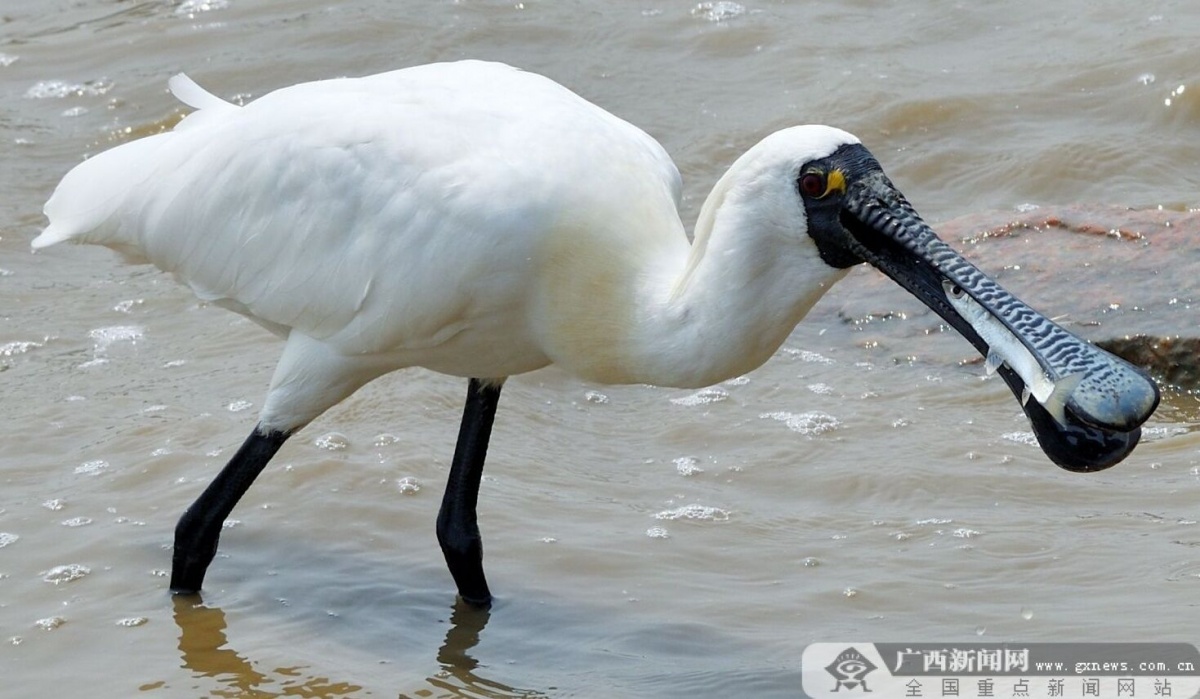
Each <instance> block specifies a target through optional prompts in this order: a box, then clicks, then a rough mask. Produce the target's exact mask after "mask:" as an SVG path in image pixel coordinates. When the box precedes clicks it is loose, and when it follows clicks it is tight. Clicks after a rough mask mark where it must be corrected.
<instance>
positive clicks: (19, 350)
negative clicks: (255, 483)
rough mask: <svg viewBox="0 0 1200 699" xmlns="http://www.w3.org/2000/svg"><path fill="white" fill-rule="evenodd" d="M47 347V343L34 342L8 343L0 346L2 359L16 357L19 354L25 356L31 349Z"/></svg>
mask: <svg viewBox="0 0 1200 699" xmlns="http://www.w3.org/2000/svg"><path fill="white" fill-rule="evenodd" d="M45 346H46V343H45V342H32V341H17V342H6V343H4V344H3V345H0V357H12V356H15V355H18V354H25V353H26V352H28V351H29V350H31V349H36V348H38V347H45Z"/></svg>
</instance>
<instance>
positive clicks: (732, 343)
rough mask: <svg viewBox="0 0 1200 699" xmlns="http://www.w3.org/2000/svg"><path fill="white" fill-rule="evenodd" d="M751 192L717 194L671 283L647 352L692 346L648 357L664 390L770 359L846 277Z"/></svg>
mask: <svg viewBox="0 0 1200 699" xmlns="http://www.w3.org/2000/svg"><path fill="white" fill-rule="evenodd" d="M754 196H755V192H754V191H753V189H752V188H744V189H741V188H739V189H736V190H730V189H729V188H728V186H727V183H726V180H722V182H721V183H719V184H718V186H717V187H716V188H715V189H714V190H713V193H712V194H711V195H710V196H709V198H708V200H707V201H706V202H705V205H704V207H703V208H702V210H701V213H700V217H699V219H698V221H697V224H696V230H695V236H694V239H693V244H692V247H691V250H690V251H689V255H688V262H687V266H686V267H685V269H684V270H683V272H682V273H681V274H679V275H678V276H677V277H676V278H675V279H674V280H673V282H672V285H671V289H670V292H669V298H668V301H667V303H666V304H665V305H664V306H663V314H664V318H663V322H662V324H661V325H660V326H659V328H660V330H659V332H658V333H657V334H656V337H655V338H654V343H653V344H650V345H648V346H647V347H646V348H644V349H647V350H649V352H650V354H654V355H656V356H659V357H662V358H664V359H666V358H668V357H670V356H671V353H670V352H658V351H657V350H656V348H655V347H654V345H655V344H658V343H664V344H666V345H667V346H668V347H686V348H687V350H688V351H687V353H686V354H687V356H688V357H690V360H691V361H687V362H682V361H668V362H665V363H664V362H658V363H657V365H656V363H655V362H654V360H653V358H651V357H646V358H645V359H644V361H647V362H648V365H650V366H655V365H656V370H657V371H658V372H659V373H660V376H661V378H660V379H659V380H658V381H656V382H655V383H656V384H659V385H669V386H679V387H698V386H708V385H711V384H714V383H718V382H720V381H724V380H727V379H730V378H733V377H737V376H741V375H742V374H745V373H747V372H749V371H751V370H753V369H755V368H757V367H759V366H761V365H762V364H763V363H764V362H766V361H767V360H768V359H770V358H771V356H772V355H774V354H775V352H776V351H777V350H778V349H779V347H780V345H782V344H783V342H784V341H785V340H786V339H787V338H788V336H789V335H790V334H791V332H792V330H793V329H794V328H795V327H796V324H797V323H799V322H800V320H801V319H802V318H803V317H804V316H805V314H807V313H808V311H809V309H811V308H812V307H813V305H814V304H815V303H816V302H817V301H818V300H820V298H821V297H822V296H824V295H825V292H827V291H828V290H829V289H830V287H832V286H833V284H834V283H835V282H837V281H838V280H839V279H841V278H842V277H844V276H845V274H846V270H838V269H834V268H832V267H830V266H829V265H827V264H825V263H824V262H823V261H822V260H821V259H820V257H819V256H818V254H817V250H816V247H815V245H813V243H812V241H811V239H809V238H808V236H807V234H806V233H804V232H801V231H796V230H794V229H784V228H783V227H781V226H775V225H773V223H772V221H771V220H770V219H769V218H766V219H764V218H762V217H761V216H760V212H761V210H762V209H761V207H759V206H751V204H753V203H754V202H753V197H754Z"/></svg>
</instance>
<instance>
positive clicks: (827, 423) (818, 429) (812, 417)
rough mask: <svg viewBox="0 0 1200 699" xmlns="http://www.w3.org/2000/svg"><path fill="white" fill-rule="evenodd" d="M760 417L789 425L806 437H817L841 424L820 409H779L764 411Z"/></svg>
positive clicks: (791, 428)
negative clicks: (792, 410)
mask: <svg viewBox="0 0 1200 699" xmlns="http://www.w3.org/2000/svg"><path fill="white" fill-rule="evenodd" d="M759 417H760V418H762V419H764V420H767V419H770V420H777V421H779V422H782V423H784V424H785V425H787V428H788V429H789V430H791V431H793V432H798V433H800V434H802V435H804V436H805V437H816V436H818V435H821V434H825V433H826V432H829V431H832V430H836V429H837V428H838V427H840V426H841V424H842V423H841V421H840V420H838V419H837V418H836V417H834V416H832V415H830V414H829V413H823V412H820V411H812V412H807V413H789V412H785V411H778V412H773V413H762V414H761V415H759Z"/></svg>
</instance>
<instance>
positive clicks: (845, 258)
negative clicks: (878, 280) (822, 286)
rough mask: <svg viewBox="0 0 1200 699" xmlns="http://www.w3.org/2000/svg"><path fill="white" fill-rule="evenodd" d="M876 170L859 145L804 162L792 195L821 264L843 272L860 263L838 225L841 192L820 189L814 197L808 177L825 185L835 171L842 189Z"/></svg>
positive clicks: (860, 258)
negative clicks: (817, 178) (801, 206)
mask: <svg viewBox="0 0 1200 699" xmlns="http://www.w3.org/2000/svg"><path fill="white" fill-rule="evenodd" d="M879 169H880V166H879V162H878V161H877V160H875V156H873V155H871V152H870V151H868V150H867V149H866V148H865V147H864V146H863V145H862V144H859V143H848V144H845V145H843V146H840V147H839V148H838V149H837V150H836V151H834V152H833V154H832V155H830V156H828V157H825V158H821V159H819V160H813V161H810V162H807V163H805V164H804V165H803V166H802V167H801V168H800V170H799V172H797V174H796V193H797V194H798V195H799V197H800V201H801V202H802V203H803V204H804V212H805V214H806V215H807V219H808V236H809V237H810V238H812V239H813V242H815V243H816V244H817V252H818V253H819V254H820V255H821V260H822V261H824V262H825V264H827V265H829V266H830V267H833V268H835V269H845V268H847V267H853V266H854V265H857V264H861V263H862V262H864V260H863V258H862V257H860V256H858V255H857V254H856V253H855V252H854V251H853V250H852V246H851V245H849V243H850V242H851V236H850V233H849V232H848V231H847V230H846V229H845V227H844V226H843V225H842V220H841V216H842V214H843V213H844V212H843V209H842V201H843V198H844V196H845V189H844V188H843V189H824V188H822V191H821V192H820V193H819V194H817V193H816V188H815V187H814V186H813V179H812V176H813V175H814V174H816V175H820V176H821V178H822V180H823V181H825V182H828V181H829V177H830V173H833V172H838V173H840V176H841V178H842V179H843V181H844V184H845V186H846V187H848V186H849V185H850V184H852V183H853V182H854V181H855V180H858V179H860V178H861V177H863V176H864V175H866V174H867V173H870V172H874V171H878V170H879Z"/></svg>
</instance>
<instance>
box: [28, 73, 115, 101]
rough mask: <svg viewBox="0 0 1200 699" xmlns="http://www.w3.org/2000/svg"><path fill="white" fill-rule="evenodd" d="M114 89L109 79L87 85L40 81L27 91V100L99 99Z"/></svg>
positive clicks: (62, 81) (60, 81)
mask: <svg viewBox="0 0 1200 699" xmlns="http://www.w3.org/2000/svg"><path fill="white" fill-rule="evenodd" d="M112 88H113V83H112V81H110V80H108V79H107V78H100V79H99V80H92V81H88V82H86V83H69V82H66V81H64V80H40V81H38V82H36V83H34V84H33V85H32V86H30V88H29V89H28V90H26V91H25V98H26V99H34V100H41V99H62V98H64V97H97V96H100V95H103V94H105V93H106V92H108V91H109V90H111V89H112Z"/></svg>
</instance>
